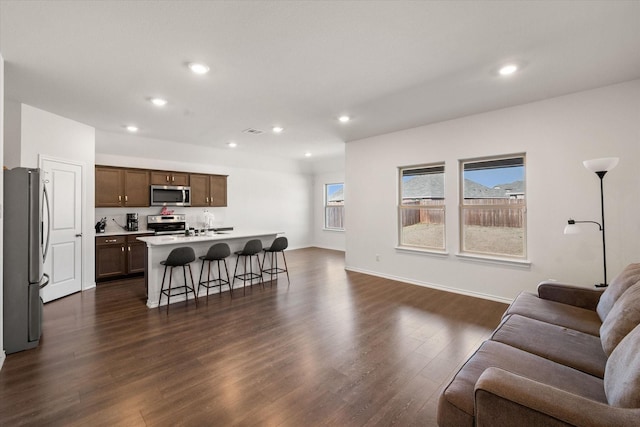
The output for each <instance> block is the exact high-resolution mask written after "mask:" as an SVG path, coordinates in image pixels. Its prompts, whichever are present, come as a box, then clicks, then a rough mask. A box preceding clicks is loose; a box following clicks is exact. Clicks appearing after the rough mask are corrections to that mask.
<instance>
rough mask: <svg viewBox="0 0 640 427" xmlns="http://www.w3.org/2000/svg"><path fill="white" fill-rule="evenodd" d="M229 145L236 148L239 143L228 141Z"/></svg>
mask: <svg viewBox="0 0 640 427" xmlns="http://www.w3.org/2000/svg"><path fill="white" fill-rule="evenodd" d="M227 146H228V147H230V148H236V147H237V146H238V144H236V143H235V142H227Z"/></svg>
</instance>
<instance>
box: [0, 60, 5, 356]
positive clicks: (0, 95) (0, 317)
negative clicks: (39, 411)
mask: <svg viewBox="0 0 640 427" xmlns="http://www.w3.org/2000/svg"><path fill="white" fill-rule="evenodd" d="M3 152H4V58H3V57H2V53H0V165H1V164H3V163H4V155H3ZM3 218H4V174H3V173H2V174H0V259H2V260H4V257H3V246H4V229H3V223H4V220H3ZM3 264H4V263H3V262H2V263H0V369H2V365H3V364H4V359H5V357H6V356H5V353H4V312H3V310H4V301H3V298H4V287H3V286H4V279H3V277H4V275H3V273H4V269H3Z"/></svg>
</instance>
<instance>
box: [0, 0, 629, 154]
mask: <svg viewBox="0 0 640 427" xmlns="http://www.w3.org/2000/svg"><path fill="white" fill-rule="evenodd" d="M0 52H2V55H3V56H4V58H5V73H6V80H5V86H6V87H5V92H6V96H7V98H8V99H12V100H17V101H20V102H23V103H26V104H29V105H32V106H35V107H38V108H41V109H44V110H47V111H50V112H53V113H56V114H59V115H61V116H65V117H68V118H71V119H74V120H77V121H80V122H82V123H86V124H88V125H91V126H94V127H96V128H97V129H100V130H104V131H109V132H123V133H124V132H126V131H125V130H124V125H126V124H130V123H133V124H136V125H137V126H139V128H140V131H139V133H138V134H139V135H140V136H146V137H152V138H158V139H166V140H171V141H177V142H184V143H191V144H200V145H205V146H212V147H218V148H226V143H227V142H228V141H235V142H237V143H238V145H239V146H238V148H236V150H248V151H254V152H259V153H262V152H269V153H271V154H275V155H278V156H283V157H289V158H302V157H303V155H304V153H305V152H306V151H310V152H312V153H313V154H314V157H322V156H330V155H336V154H339V153H341V152H343V150H344V142H345V141H350V140H355V139H360V138H364V137H368V136H372V135H377V134H382V133H387V132H391V131H395V130H399V129H404V128H408V127H413V126H418V125H422V124H428V123H433V122H437V121H442V120H447V119H451V118H455V117H461V116H465V115H469V114H474V113H478V112H483V111H489V110H494V109H498V108H504V107H508V106H513V105H517V104H522V103H526V102H531V101H535V100H540V99H544V98H549V97H554V96H559V95H563V94H567V93H571V92H576V91H580V90H585V89H590V88H594V87H599V86H604V85H608V84H613V83H618V82H622V81H627V80H631V79H636V78H640V2H638V1H553V2H552V1H544V2H543V1H531V2H530V1H475V2H472V1H460V2H455V1H442V2H435V1H433V2H431V1H429V2H427V1H423V2H421V1H313V2H310V1H287V2H285V1H255V2H253V1H242V2H231V1H229V2H222V1H220V2H213V1H161V2H158V1H140V0H138V1H8V0H0ZM189 61H201V62H204V63H206V64H208V65H209V66H210V67H211V71H210V72H209V74H207V75H205V76H196V75H193V74H191V73H190V72H189V71H188V69H187V68H186V66H185V64H186V63H187V62H189ZM508 61H516V62H518V63H520V64H521V65H523V68H522V70H521V72H519V73H518V74H516V75H513V76H511V77H509V78H501V77H498V76H497V73H496V70H497V68H498V67H499V66H500V65H501V64H503V63H505V62H508ZM152 96H162V97H166V98H167V99H168V101H169V104H168V105H167V106H166V107H164V108H162V109H158V108H157V107H154V106H152V105H151V104H150V103H149V102H148V98H149V97H152ZM345 113H346V114H349V115H351V116H353V121H352V122H350V123H348V124H346V125H344V124H340V123H338V121H337V120H336V118H337V116H338V115H340V114H345ZM276 124H277V125H281V126H283V127H284V128H285V131H284V132H283V133H281V134H279V135H274V134H272V133H271V132H270V129H271V127H272V126H273V125H276ZM250 127H251V128H256V129H260V130H264V131H265V133H263V134H261V135H248V134H245V133H243V132H242V131H243V130H244V129H247V128H250Z"/></svg>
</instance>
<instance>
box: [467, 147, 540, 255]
mask: <svg viewBox="0 0 640 427" xmlns="http://www.w3.org/2000/svg"><path fill="white" fill-rule="evenodd" d="M511 159H522V165H521V166H522V167H523V175H522V180H523V197H521V198H519V197H518V196H517V195H516V200H523V202H522V204H513V203H509V202H507V203H487V204H481V203H475V204H466V203H465V197H464V181H465V178H464V172H465V165H466V164H469V163H485V162H500V161H507V160H511ZM458 169H459V171H458V180H459V197H458V213H459V217H458V232H459V233H458V234H459V241H458V244H459V251H458V255H460V256H463V257H471V258H480V259H487V260H504V261H510V262H527V256H528V248H527V246H528V245H527V235H528V233H527V156H526V153H514V154H505V155H497V156H485V157H478V158H471V159H461V160H459V161H458ZM505 200H509V199H505ZM474 208H475V209H506V210H521V211H522V213H521V215H522V233H523V235H522V255H510V254H504V253H496V252H483V251H474V250H468V249H465V232H464V227H465V211H468V210H472V209H474Z"/></svg>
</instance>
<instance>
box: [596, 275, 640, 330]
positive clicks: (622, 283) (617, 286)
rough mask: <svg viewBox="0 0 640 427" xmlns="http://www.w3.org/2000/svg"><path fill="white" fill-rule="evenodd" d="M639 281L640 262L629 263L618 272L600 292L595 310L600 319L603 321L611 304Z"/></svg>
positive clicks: (611, 306)
mask: <svg viewBox="0 0 640 427" xmlns="http://www.w3.org/2000/svg"><path fill="white" fill-rule="evenodd" d="M639 281H640V263H635V264H629V265H628V266H626V267H625V269H624V270H622V272H621V273H620V274H618V275H617V276H616V277H615V278H614V279H613V280H611V282H609V286H608V287H607V289H606V290H605V291H604V292H603V293H602V296H601V297H600V301H599V302H598V307H596V311H597V312H598V315H599V316H600V319H602V320H603V321H604V319H606V318H607V315H608V314H609V311H611V309H612V308H613V304H615V302H616V301H617V300H618V298H620V297H621V296H622V294H623V293H624V292H625V291H626V290H627V289H629V287H631V286H633V285H635V284H636V283H638V282H639Z"/></svg>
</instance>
